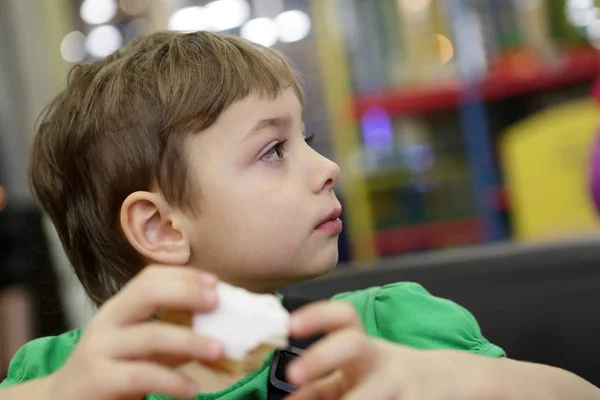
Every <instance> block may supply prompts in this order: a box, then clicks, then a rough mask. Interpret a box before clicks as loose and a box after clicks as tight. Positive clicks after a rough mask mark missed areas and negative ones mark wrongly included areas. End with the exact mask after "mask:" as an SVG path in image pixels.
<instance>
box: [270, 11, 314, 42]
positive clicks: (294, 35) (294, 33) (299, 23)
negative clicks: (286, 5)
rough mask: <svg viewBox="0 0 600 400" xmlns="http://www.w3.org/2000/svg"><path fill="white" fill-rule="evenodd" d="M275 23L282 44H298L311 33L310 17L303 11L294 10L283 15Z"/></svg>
mask: <svg viewBox="0 0 600 400" xmlns="http://www.w3.org/2000/svg"><path fill="white" fill-rule="evenodd" d="M275 23H276V24H277V29H279V39H280V40H281V41H282V42H288V43H290V42H297V41H298V40H302V39H304V38H305V37H306V36H307V35H308V32H310V26H311V23H310V17H309V16H308V15H307V14H306V13H304V12H302V11H298V10H292V11H286V12H284V13H281V14H279V15H278V16H277V17H276V18H275Z"/></svg>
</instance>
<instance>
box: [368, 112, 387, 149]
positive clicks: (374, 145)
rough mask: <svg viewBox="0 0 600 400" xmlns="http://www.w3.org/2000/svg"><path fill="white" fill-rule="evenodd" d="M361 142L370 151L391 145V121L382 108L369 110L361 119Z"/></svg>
mask: <svg viewBox="0 0 600 400" xmlns="http://www.w3.org/2000/svg"><path fill="white" fill-rule="evenodd" d="M361 125H362V133H363V140H364V142H365V146H366V147H368V148H371V149H385V148H388V147H390V146H391V145H392V143H393V140H394V132H393V128H392V119H391V117H390V115H389V114H388V112H387V111H385V110H384V109H382V108H371V109H369V110H367V111H366V112H365V113H364V115H363V116H362V118H361Z"/></svg>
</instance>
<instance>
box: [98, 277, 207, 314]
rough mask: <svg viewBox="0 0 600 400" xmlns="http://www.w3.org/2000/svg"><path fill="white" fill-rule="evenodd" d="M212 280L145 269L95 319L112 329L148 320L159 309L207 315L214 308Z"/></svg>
mask: <svg viewBox="0 0 600 400" xmlns="http://www.w3.org/2000/svg"><path fill="white" fill-rule="evenodd" d="M216 282H217V281H216V278H215V277H214V276H213V275H210V274H206V273H203V272H200V271H198V270H195V269H193V268H191V267H175V266H167V267H146V268H145V269H144V271H142V272H141V273H140V274H139V275H138V276H136V277H135V278H134V279H132V280H131V282H129V283H128V284H127V285H125V287H124V288H123V289H122V290H121V291H120V292H119V293H118V294H117V295H116V296H114V297H113V298H112V299H110V300H109V301H107V302H106V304H105V305H104V307H103V308H102V309H101V310H100V312H99V315H98V317H99V318H100V319H102V320H109V321H110V323H112V324H115V325H126V324H132V323H136V322H142V321H146V320H148V318H150V317H151V316H152V315H154V314H155V313H156V312H157V311H158V310H159V309H175V310H187V311H190V312H207V311H211V310H213V309H214V308H215V307H216V305H217V292H216Z"/></svg>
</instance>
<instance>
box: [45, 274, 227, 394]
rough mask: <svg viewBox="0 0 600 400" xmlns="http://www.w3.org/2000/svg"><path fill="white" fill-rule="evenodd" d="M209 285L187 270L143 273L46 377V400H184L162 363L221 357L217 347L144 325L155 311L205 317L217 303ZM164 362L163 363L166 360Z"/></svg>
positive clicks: (186, 387) (181, 382) (175, 329)
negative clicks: (151, 398) (160, 397)
mask: <svg viewBox="0 0 600 400" xmlns="http://www.w3.org/2000/svg"><path fill="white" fill-rule="evenodd" d="M216 283H217V279H216V278H215V277H214V276H212V275H209V274H205V273H201V272H199V271H197V270H194V269H192V268H182V267H174V266H167V267H159V266H152V267H146V268H145V269H144V270H143V271H142V272H141V273H140V274H139V275H138V276H136V277H135V278H134V279H132V280H131V282H129V283H128V284H127V285H126V286H125V287H124V288H123V289H122V290H121V291H120V292H119V293H118V294H117V295H115V296H114V297H113V298H112V299H110V300H109V301H107V302H106V303H105V304H104V306H103V307H102V308H101V309H100V310H99V312H98V314H97V315H96V316H95V317H94V319H93V320H92V322H91V323H90V325H89V327H88V328H87V329H86V332H85V333H84V335H83V337H82V338H81V341H80V342H79V344H78V345H77V348H76V349H75V351H74V352H73V354H72V355H71V357H70V358H69V359H68V361H67V362H66V363H65V365H64V366H63V367H62V368H61V369H60V370H59V371H58V372H56V373H55V374H54V375H51V376H50V377H51V379H50V380H51V383H50V384H49V391H50V393H48V395H47V396H44V398H47V399H53V400H54V399H56V400H59V399H60V400H63V399H64V400H71V399H72V400H76V399H77V400H78V399H86V400H109V399H110V400H117V399H118V400H122V399H136V400H139V399H142V398H143V397H144V396H145V395H146V394H149V393H160V394H164V395H167V396H172V397H178V398H188V397H192V396H193V395H195V394H196V393H197V392H198V389H199V388H197V387H196V386H195V384H194V383H193V382H192V381H190V380H188V379H187V378H186V377H184V376H183V375H181V374H179V373H178V372H176V371H175V370H173V369H172V368H170V365H173V360H174V359H177V360H179V362H181V363H182V362H185V361H192V360H197V361H200V362H203V361H204V362H214V361H216V360H218V359H219V358H220V357H221V356H222V352H223V349H222V346H221V344H220V343H219V342H216V341H214V340H211V339H208V338H203V337H200V336H199V335H197V334H195V333H194V332H193V331H192V330H191V329H189V328H185V327H181V326H175V325H172V324H167V323H163V322H158V321H153V322H149V319H150V318H151V317H152V316H153V315H155V313H156V312H157V311H158V310H162V309H177V310H189V311H192V312H207V311H210V310H213V309H214V308H215V307H216V305H217V292H216ZM165 360H170V361H169V362H166V361H165Z"/></svg>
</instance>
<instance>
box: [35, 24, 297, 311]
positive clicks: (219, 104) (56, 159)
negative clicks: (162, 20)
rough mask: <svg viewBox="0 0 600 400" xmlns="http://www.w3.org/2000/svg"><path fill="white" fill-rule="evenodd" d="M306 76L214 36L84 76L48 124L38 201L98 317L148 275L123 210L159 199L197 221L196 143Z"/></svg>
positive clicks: (132, 51)
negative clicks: (240, 105)
mask: <svg viewBox="0 0 600 400" xmlns="http://www.w3.org/2000/svg"><path fill="white" fill-rule="evenodd" d="M288 87H292V88H293V89H294V90H295V91H296V93H297V95H298V98H299V99H300V101H301V102H303V96H302V92H301V90H300V87H299V86H298V83H297V80H296V78H295V76H294V72H293V71H292V69H291V68H290V67H289V66H288V64H287V62H286V61H285V60H284V58H283V57H282V56H281V55H280V54H278V53H277V52H275V51H274V50H271V49H267V48H265V47H262V46H259V45H256V44H253V43H251V42H248V41H246V40H243V39H240V38H236V37H232V36H223V35H216V34H212V33H208V32H195V33H188V34H181V33H172V32H168V33H167V32H162V33H155V34H152V35H149V36H144V37H140V38H138V39H136V40H134V41H132V42H131V43H129V44H128V45H126V46H125V47H123V48H122V49H121V50H119V51H117V52H116V53H114V54H112V55H110V56H109V57H107V58H106V59H104V60H100V61H95V62H92V63H88V64H81V65H76V66H75V67H74V68H73V69H72V70H71V72H70V74H69V79H68V84H67V87H66V89H65V90H64V91H63V92H62V93H60V94H59V95H58V96H57V97H56V99H54V101H52V103H50V105H49V106H48V107H47V108H46V110H45V111H44V112H43V113H42V115H41V116H40V119H39V122H38V127H37V133H36V137H35V140H34V142H33V147H32V151H31V164H30V171H29V172H30V180H31V185H32V188H33V191H34V193H35V195H36V196H37V198H38V199H39V201H40V203H41V204H42V206H43V208H44V209H45V211H46V212H47V213H48V214H49V216H50V218H51V219H52V221H53V222H54V225H55V227H56V229H57V231H58V235H59V237H60V239H61V242H62V245H63V247H64V249H65V251H66V253H67V255H68V257H69V260H70V262H71V264H72V266H73V268H74V270H75V272H76V274H77V276H78V278H79V280H80V281H81V283H82V284H83V286H84V288H85V290H86V291H87V293H88V295H89V296H90V297H91V299H92V300H93V301H94V302H95V303H96V305H101V304H102V303H103V302H105V301H106V300H107V299H108V298H110V297H111V296H112V295H114V294H115V293H116V292H117V291H118V290H119V289H120V288H121V287H122V286H123V285H124V284H125V283H126V282H127V281H129V280H130V279H131V278H132V277H133V276H134V275H135V274H136V273H138V272H139V271H140V270H141V269H142V268H143V266H144V263H145V262H144V260H143V258H142V257H141V255H140V254H139V253H137V252H136V251H135V250H134V248H133V247H132V246H131V245H130V244H129V242H128V241H127V239H126V238H125V236H124V234H123V233H122V230H121V227H120V224H119V213H120V208H121V205H122V203H123V201H124V200H125V199H126V197H127V196H128V195H129V194H131V193H132V192H134V191H138V190H151V189H152V188H158V189H159V190H160V191H161V193H162V194H163V196H164V197H165V199H166V200H167V201H168V202H169V203H171V204H173V205H175V206H177V207H181V208H182V209H184V210H186V211H189V212H192V213H193V207H192V200H193V199H194V198H195V196H197V195H198V193H195V189H196V188H197V187H199V185H197V184H196V182H190V180H189V178H188V177H187V170H188V163H187V154H186V152H185V150H184V146H183V141H184V138H185V137H186V136H187V135H190V134H193V133H197V132H200V131H202V130H203V129H206V128H207V127H209V126H210V125H212V124H213V123H214V122H215V120H216V119H217V117H218V116H219V115H220V114H221V113H222V112H223V111H224V110H225V109H226V108H227V107H228V106H230V105H231V104H232V103H234V102H236V101H239V100H242V99H244V98H245V97H247V96H248V95H250V94H252V93H258V94H260V95H265V96H270V97H272V98H273V97H276V96H277V95H278V94H279V93H280V92H281V91H282V90H283V89H285V88H288Z"/></svg>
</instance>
